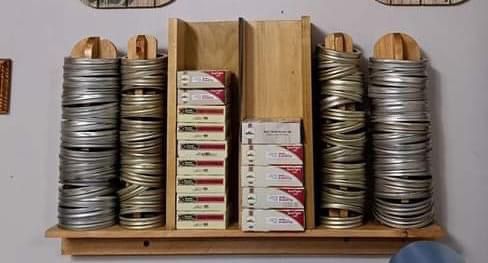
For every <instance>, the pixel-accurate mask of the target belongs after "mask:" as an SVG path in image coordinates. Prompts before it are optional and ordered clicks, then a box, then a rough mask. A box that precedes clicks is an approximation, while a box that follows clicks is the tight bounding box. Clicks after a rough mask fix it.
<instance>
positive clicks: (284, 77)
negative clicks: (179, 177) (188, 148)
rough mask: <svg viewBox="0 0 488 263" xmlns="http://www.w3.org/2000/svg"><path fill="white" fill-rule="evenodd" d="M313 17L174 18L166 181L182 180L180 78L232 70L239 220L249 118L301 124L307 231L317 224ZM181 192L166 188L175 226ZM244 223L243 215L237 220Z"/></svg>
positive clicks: (232, 175)
mask: <svg viewBox="0 0 488 263" xmlns="http://www.w3.org/2000/svg"><path fill="white" fill-rule="evenodd" d="M310 34H311V32H310V19H309V18H308V17H307V18H303V19H302V20H297V21H256V22H247V21H245V20H244V19H240V20H239V21H238V22H237V21H236V22H210V23H186V22H183V21H181V20H171V21H170V46H169V57H170V58H169V73H168V74H169V86H168V131H167V134H168V142H167V145H168V151H167V152H168V155H167V178H168V181H167V184H168V186H174V185H175V182H176V90H177V89H176V73H177V71H179V70H192V69H229V70H231V71H232V72H234V74H235V75H234V76H235V78H234V80H233V81H232V85H231V89H232V90H233V98H232V115H233V116H232V117H233V118H232V123H231V125H230V126H231V137H232V138H231V141H230V143H231V146H230V147H229V148H230V150H231V153H230V161H229V163H230V165H231V166H230V171H229V175H228V178H229V182H230V191H229V193H230V200H232V201H231V202H232V207H233V210H232V211H231V213H232V216H231V217H230V218H231V223H233V222H234V223H235V222H236V221H237V220H236V218H238V217H237V215H238V212H239V210H240V208H239V203H240V202H238V200H239V198H238V197H237V195H236V193H238V192H240V189H239V177H240V176H239V174H238V173H239V165H238V160H237V159H238V152H239V139H238V138H239V132H240V121H242V120H244V119H247V118H295V119H302V120H303V128H304V134H303V137H304V147H305V182H306V220H307V222H306V223H307V224H306V225H307V228H313V227H314V226H315V222H314V219H315V216H314V210H315V209H314V207H315V206H314V198H313V194H314V191H313V189H314V184H313V183H314V173H313V127H312V101H311V100H312V96H311V92H312V86H311V36H310ZM175 203H176V201H175V189H174V188H171V187H168V189H167V204H166V207H167V219H166V222H167V227H168V228H169V229H174V228H175V215H174V213H175V210H176V209H175V208H176V207H175ZM239 218H240V217H239Z"/></svg>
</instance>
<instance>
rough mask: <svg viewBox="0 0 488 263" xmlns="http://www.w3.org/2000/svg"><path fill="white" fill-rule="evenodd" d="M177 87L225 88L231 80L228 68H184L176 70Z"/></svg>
mask: <svg viewBox="0 0 488 263" xmlns="http://www.w3.org/2000/svg"><path fill="white" fill-rule="evenodd" d="M177 78H178V88H179V89H219V88H227V87H228V86H229V84H230V80H231V72H230V71H228V70H184V71H178V74H177Z"/></svg>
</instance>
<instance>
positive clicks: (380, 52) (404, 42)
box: [374, 33, 422, 61]
mask: <svg viewBox="0 0 488 263" xmlns="http://www.w3.org/2000/svg"><path fill="white" fill-rule="evenodd" d="M374 57H375V58H378V59H394V60H413V61H419V60H421V59H422V54H421V51H420V47H419V45H418V44H417V41H415V39H413V38H412V37H411V36H409V35H407V34H405V33H389V34H386V35H384V36H383V37H382V38H380V39H379V40H378V41H377V42H376V44H375V46H374Z"/></svg>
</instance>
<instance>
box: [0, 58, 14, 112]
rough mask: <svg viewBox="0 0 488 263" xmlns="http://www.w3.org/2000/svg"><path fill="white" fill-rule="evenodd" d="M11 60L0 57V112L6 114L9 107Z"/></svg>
mask: <svg viewBox="0 0 488 263" xmlns="http://www.w3.org/2000/svg"><path fill="white" fill-rule="evenodd" d="M11 70H12V61H11V60H10V59H0V114H7V113H8V112H9V109H10V83H11V80H10V78H11Z"/></svg>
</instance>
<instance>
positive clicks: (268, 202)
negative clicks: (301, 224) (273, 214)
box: [241, 187, 305, 209]
mask: <svg viewBox="0 0 488 263" xmlns="http://www.w3.org/2000/svg"><path fill="white" fill-rule="evenodd" d="M241 189H242V195H241V205H242V207H244V208H254V209H304V207H305V189H303V188H253V187H244V188H241Z"/></svg>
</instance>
